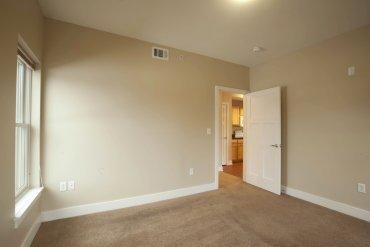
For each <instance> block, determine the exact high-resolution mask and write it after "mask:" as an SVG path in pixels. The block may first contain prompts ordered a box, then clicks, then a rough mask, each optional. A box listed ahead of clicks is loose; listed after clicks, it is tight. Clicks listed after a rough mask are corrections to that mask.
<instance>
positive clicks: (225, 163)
mask: <svg viewBox="0 0 370 247" xmlns="http://www.w3.org/2000/svg"><path fill="white" fill-rule="evenodd" d="M223 106H225V108H226V116H225V119H226V150H224V146H223V143H222V141H221V163H222V165H228V164H229V158H230V157H229V146H230V137H229V135H230V133H229V129H230V128H231V126H230V121H229V120H230V104H229V103H228V102H222V107H223ZM222 110H223V109H222ZM221 121H222V115H221ZM221 127H222V126H221ZM222 132H223V130H222V128H221V134H222ZM222 138H223V137H222ZM223 152H225V157H224V158H225V160H223V157H222V156H223Z"/></svg>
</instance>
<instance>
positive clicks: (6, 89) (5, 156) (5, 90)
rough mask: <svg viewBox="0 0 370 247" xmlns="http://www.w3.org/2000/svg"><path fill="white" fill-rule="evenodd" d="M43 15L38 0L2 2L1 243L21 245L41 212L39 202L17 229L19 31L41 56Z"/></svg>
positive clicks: (0, 103)
mask: <svg viewBox="0 0 370 247" xmlns="http://www.w3.org/2000/svg"><path fill="white" fill-rule="evenodd" d="M42 31H43V17H42V14H41V11H40V9H39V6H38V2H37V0H17V1H14V0H3V1H1V3H0V32H1V35H0V37H1V39H0V44H1V45H0V54H1V56H0V68H1V73H0V114H1V117H0V130H1V138H0V170H1V172H0V181H1V186H0V243H1V244H0V245H2V246H19V245H20V243H21V242H22V241H23V239H24V238H25V236H26V233H27V232H28V230H29V229H30V226H31V225H32V223H33V222H34V220H35V219H36V218H37V217H38V215H39V214H40V206H39V203H38V202H37V203H36V204H35V205H34V206H33V207H32V209H31V211H30V213H29V214H28V215H27V217H26V219H25V221H23V222H22V224H21V226H20V227H19V228H18V229H14V222H13V216H14V177H15V175H14V141H15V140H14V135H15V134H14V123H15V86H16V61H17V60H16V59H17V40H18V34H20V35H21V36H22V37H23V39H24V40H25V41H26V42H27V44H28V46H29V47H30V48H31V49H32V51H33V52H34V53H35V55H36V56H38V57H39V58H41V55H42V54H41V51H42Z"/></svg>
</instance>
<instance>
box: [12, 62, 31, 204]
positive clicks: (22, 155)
mask: <svg viewBox="0 0 370 247" xmlns="http://www.w3.org/2000/svg"><path fill="white" fill-rule="evenodd" d="M32 73H33V69H32V67H31V65H29V63H27V62H26V60H25V59H23V58H22V56H20V55H19V56H18V59H17V82H16V83H17V85H16V118H15V196H16V197H18V196H19V195H21V194H22V193H23V192H25V191H27V189H28V187H29V163H30V131H31V125H30V122H31V121H30V120H31V83H32V82H31V81H32Z"/></svg>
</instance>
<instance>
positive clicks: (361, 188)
mask: <svg viewBox="0 0 370 247" xmlns="http://www.w3.org/2000/svg"><path fill="white" fill-rule="evenodd" d="M357 192H359V193H366V185H365V184H362V183H358V184H357Z"/></svg>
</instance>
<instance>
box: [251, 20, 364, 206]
mask: <svg viewBox="0 0 370 247" xmlns="http://www.w3.org/2000/svg"><path fill="white" fill-rule="evenodd" d="M349 66H355V68H356V73H355V75H354V76H348V75H347V68H348V67H349ZM369 66H370V26H366V27H363V28H360V29H358V30H354V31H351V32H348V33H345V34H343V35H340V36H337V37H335V38H333V39H330V40H327V41H325V42H322V43H319V44H317V45H314V46H311V47H307V48H305V49H302V50H300V51H297V52H295V53H293V54H290V55H287V56H284V57H282V58H279V59H275V60H273V61H271V62H268V63H265V64H262V65H258V66H255V67H253V68H251V70H250V81H251V90H252V91H256V90H261V89H266V88H271V87H274V86H282V88H283V91H282V92H283V100H282V102H283V169H282V170H283V178H282V181H283V184H284V185H287V186H288V187H291V188H295V189H298V190H302V191H305V192H308V193H312V194H315V195H319V196H323V197H326V198H329V199H332V200H335V201H339V202H343V203H346V204H350V205H353V206H355V207H359V208H362V209H365V210H370V193H369V192H368V193H367V194H362V193H358V192H357V183H359V182H362V183H365V184H366V185H367V189H368V190H369V186H370V165H369V164H370V148H369V147H370V69H369Z"/></svg>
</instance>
